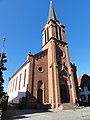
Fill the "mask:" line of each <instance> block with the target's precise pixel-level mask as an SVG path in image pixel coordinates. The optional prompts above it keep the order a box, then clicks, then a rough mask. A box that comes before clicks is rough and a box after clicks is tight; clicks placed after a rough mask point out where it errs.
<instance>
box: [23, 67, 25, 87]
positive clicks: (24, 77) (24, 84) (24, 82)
mask: <svg viewBox="0 0 90 120" xmlns="http://www.w3.org/2000/svg"><path fill="white" fill-rule="evenodd" d="M25 82H26V69H25V72H24V82H23V87H25Z"/></svg>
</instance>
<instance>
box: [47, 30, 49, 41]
mask: <svg viewBox="0 0 90 120" xmlns="http://www.w3.org/2000/svg"><path fill="white" fill-rule="evenodd" d="M48 40H49V30H48V28H47V41H48Z"/></svg>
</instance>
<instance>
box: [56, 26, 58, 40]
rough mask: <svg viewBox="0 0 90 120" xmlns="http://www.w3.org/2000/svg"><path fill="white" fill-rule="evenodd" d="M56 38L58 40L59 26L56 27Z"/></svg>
mask: <svg viewBox="0 0 90 120" xmlns="http://www.w3.org/2000/svg"><path fill="white" fill-rule="evenodd" d="M56 39H57V40H58V27H56Z"/></svg>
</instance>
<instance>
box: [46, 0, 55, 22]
mask: <svg viewBox="0 0 90 120" xmlns="http://www.w3.org/2000/svg"><path fill="white" fill-rule="evenodd" d="M49 20H54V21H56V20H57V19H56V15H55V12H54V8H53V4H52V0H50V8H49V15H48V21H49Z"/></svg>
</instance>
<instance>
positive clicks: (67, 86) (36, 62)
mask: <svg viewBox="0 0 90 120" xmlns="http://www.w3.org/2000/svg"><path fill="white" fill-rule="evenodd" d="M8 95H9V102H10V103H17V104H22V106H23V105H25V106H26V107H29V108H37V107H39V106H40V105H51V108H58V107H59V106H60V105H62V104H63V103H75V99H76V98H78V85H77V75H76V66H75V65H73V64H72V63H71V62H70V58H69V53H68V44H67V42H66V37H65V26H64V25H63V24H61V22H59V20H57V17H56V15H55V11H54V8H53V5H52V1H51V2H50V8H49V15H48V20H47V22H46V24H45V25H44V28H43V30H42V51H41V52H39V53H37V54H34V55H32V54H31V53H28V55H27V60H26V61H25V63H24V64H23V65H22V66H21V67H20V68H19V69H18V70H17V71H16V72H15V74H14V75H12V77H10V78H9V80H8Z"/></svg>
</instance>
